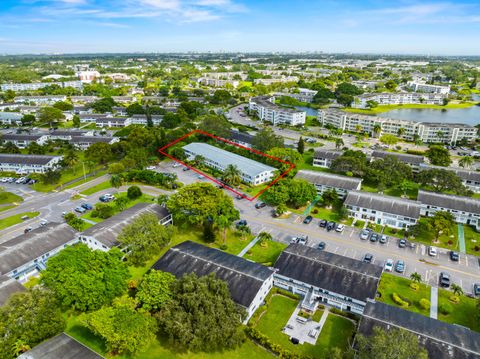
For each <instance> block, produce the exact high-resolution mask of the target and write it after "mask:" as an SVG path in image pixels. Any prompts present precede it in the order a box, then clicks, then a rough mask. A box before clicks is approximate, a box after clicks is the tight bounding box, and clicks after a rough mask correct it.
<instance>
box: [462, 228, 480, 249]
mask: <svg viewBox="0 0 480 359" xmlns="http://www.w3.org/2000/svg"><path fill="white" fill-rule="evenodd" d="M463 235H464V238H465V246H466V249H467V253H468V254H473V255H476V256H478V255H480V233H478V232H477V231H476V230H475V229H474V228H473V227H471V226H467V225H463Z"/></svg>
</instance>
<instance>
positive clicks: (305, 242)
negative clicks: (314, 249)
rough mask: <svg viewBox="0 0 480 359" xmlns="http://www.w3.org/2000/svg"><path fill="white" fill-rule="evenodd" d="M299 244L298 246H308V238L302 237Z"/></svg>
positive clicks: (299, 238) (298, 241)
mask: <svg viewBox="0 0 480 359" xmlns="http://www.w3.org/2000/svg"><path fill="white" fill-rule="evenodd" d="M297 243H298V244H303V245H307V243H308V236H305V237H303V236H301V237H297Z"/></svg>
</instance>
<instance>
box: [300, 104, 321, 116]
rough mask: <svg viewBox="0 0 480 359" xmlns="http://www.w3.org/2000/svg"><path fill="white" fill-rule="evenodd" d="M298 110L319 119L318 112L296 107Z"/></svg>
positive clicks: (304, 107)
mask: <svg viewBox="0 0 480 359" xmlns="http://www.w3.org/2000/svg"><path fill="white" fill-rule="evenodd" d="M295 108H296V109H297V110H300V111H305V112H306V113H307V116H315V117H317V114H318V112H317V110H316V109H314V108H311V107H306V106H295Z"/></svg>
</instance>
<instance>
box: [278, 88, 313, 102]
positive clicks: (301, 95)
mask: <svg viewBox="0 0 480 359" xmlns="http://www.w3.org/2000/svg"><path fill="white" fill-rule="evenodd" d="M317 92H318V91H315V90H310V89H305V88H299V89H298V92H295V93H293V92H292V93H290V92H278V93H276V94H275V95H276V96H287V97H291V98H294V99H295V100H297V101H300V102H308V103H311V102H313V98H314V97H315V95H316V94H317Z"/></svg>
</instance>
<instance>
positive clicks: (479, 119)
mask: <svg viewBox="0 0 480 359" xmlns="http://www.w3.org/2000/svg"><path fill="white" fill-rule="evenodd" d="M473 100H474V101H480V96H478V95H474V96H473ZM378 116H380V117H388V118H393V119H399V120H410V121H415V122H441V123H464V124H467V125H472V126H475V125H478V124H480V106H471V107H467V108H455V109H446V110H434V109H428V108H421V109H415V108H402V109H397V110H392V111H388V112H383V113H381V114H379V115H378Z"/></svg>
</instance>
